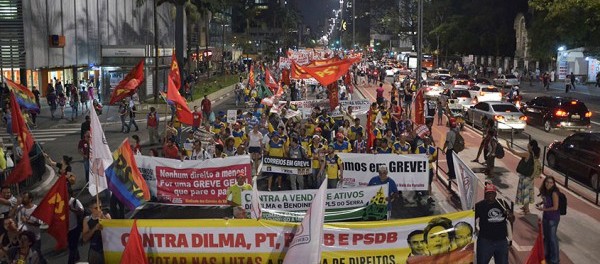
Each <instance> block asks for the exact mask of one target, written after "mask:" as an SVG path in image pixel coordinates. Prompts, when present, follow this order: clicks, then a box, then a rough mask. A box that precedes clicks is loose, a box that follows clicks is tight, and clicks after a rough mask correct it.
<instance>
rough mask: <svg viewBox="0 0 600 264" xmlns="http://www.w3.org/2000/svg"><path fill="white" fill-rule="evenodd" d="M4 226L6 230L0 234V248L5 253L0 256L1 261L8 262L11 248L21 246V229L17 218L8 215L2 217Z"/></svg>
mask: <svg viewBox="0 0 600 264" xmlns="http://www.w3.org/2000/svg"><path fill="white" fill-rule="evenodd" d="M2 227H3V228H4V229H3V230H4V231H3V232H2V235H0V243H1V244H0V246H1V247H2V249H0V250H2V251H3V253H4V254H3V256H2V257H0V263H8V262H7V261H8V258H9V256H7V253H8V252H9V250H10V249H12V248H18V247H19V234H20V233H21V230H19V228H18V227H17V224H16V223H15V220H14V219H13V218H11V217H8V216H6V217H5V218H3V219H2ZM2 261H3V262H2Z"/></svg>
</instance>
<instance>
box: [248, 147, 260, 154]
mask: <svg viewBox="0 0 600 264" xmlns="http://www.w3.org/2000/svg"><path fill="white" fill-rule="evenodd" d="M248 152H249V153H260V147H249V148H248Z"/></svg>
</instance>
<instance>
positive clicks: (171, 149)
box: [163, 138, 181, 160]
mask: <svg viewBox="0 0 600 264" xmlns="http://www.w3.org/2000/svg"><path fill="white" fill-rule="evenodd" d="M163 157H165V158H168V159H177V160H179V159H181V153H180V152H179V148H178V147H177V145H176V144H175V141H174V140H173V139H172V138H169V139H167V140H166V141H165V144H164V146H163Z"/></svg>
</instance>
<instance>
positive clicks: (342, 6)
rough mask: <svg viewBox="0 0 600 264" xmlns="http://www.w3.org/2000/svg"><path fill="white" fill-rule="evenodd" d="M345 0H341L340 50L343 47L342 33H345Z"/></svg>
mask: <svg viewBox="0 0 600 264" xmlns="http://www.w3.org/2000/svg"><path fill="white" fill-rule="evenodd" d="M343 26H344V0H340V47H339V48H340V50H341V49H342V34H344V31H343V30H344V28H343Z"/></svg>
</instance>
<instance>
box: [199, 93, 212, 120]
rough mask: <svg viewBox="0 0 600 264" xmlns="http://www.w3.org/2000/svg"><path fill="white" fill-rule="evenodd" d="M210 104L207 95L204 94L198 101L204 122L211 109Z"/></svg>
mask: <svg viewBox="0 0 600 264" xmlns="http://www.w3.org/2000/svg"><path fill="white" fill-rule="evenodd" d="M211 104H212V103H211V102H210V99H208V95H204V99H202V101H201V102H200V107H201V108H202V109H201V110H202V118H203V119H204V121H206V122H208V121H209V117H210V112H211V111H212V109H211Z"/></svg>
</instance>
